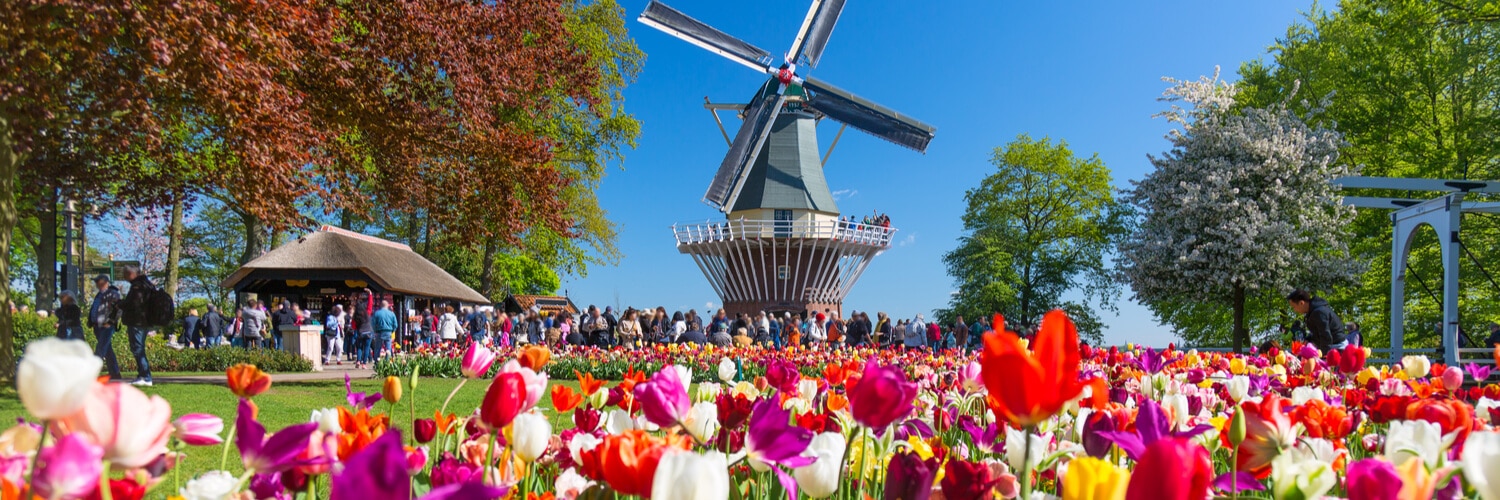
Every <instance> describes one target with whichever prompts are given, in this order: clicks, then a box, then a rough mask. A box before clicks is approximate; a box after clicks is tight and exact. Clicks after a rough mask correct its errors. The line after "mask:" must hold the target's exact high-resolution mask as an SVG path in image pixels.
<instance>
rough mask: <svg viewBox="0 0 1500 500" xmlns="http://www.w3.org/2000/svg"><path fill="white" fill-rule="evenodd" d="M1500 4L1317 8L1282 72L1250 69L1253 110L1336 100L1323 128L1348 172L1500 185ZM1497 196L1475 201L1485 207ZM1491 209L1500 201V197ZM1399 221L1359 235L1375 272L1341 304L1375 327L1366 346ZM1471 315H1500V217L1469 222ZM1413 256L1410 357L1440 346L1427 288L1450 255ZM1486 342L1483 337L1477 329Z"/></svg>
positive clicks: (1359, 220) (1465, 313)
mask: <svg viewBox="0 0 1500 500" xmlns="http://www.w3.org/2000/svg"><path fill="white" fill-rule="evenodd" d="M1497 12H1500V4H1496V3H1495V2H1493V1H1489V0H1444V1H1436V2H1409V1H1401V0H1345V1H1342V2H1339V6H1338V9H1337V10H1327V9H1322V8H1315V9H1313V10H1312V11H1310V12H1309V13H1308V14H1307V15H1306V18H1305V19H1304V20H1303V21H1302V22H1298V23H1295V24H1293V25H1292V26H1290V27H1289V28H1287V31H1286V33H1285V35H1284V36H1282V37H1281V38H1279V39H1278V40H1277V41H1276V43H1275V44H1274V45H1273V46H1272V47H1271V49H1270V55H1271V56H1272V61H1253V62H1250V63H1247V64H1245V65H1244V66H1243V67H1242V68H1241V70H1240V74H1241V75H1243V77H1244V78H1243V81H1242V87H1243V88H1244V89H1245V91H1244V92H1242V93H1241V95H1240V97H1239V101H1240V103H1241V104H1242V105H1249V106H1265V105H1269V104H1271V103H1275V102H1278V101H1281V100H1284V99H1285V98H1286V95H1287V94H1289V93H1291V92H1292V89H1294V88H1296V87H1297V85H1298V83H1299V82H1300V85H1301V90H1300V93H1302V94H1304V95H1313V96H1322V95H1328V94H1332V96H1333V97H1332V98H1331V100H1330V101H1329V103H1328V106H1327V107H1326V109H1324V110H1323V112H1322V113H1319V114H1318V115H1317V116H1314V117H1312V118H1311V120H1312V123H1313V124H1314V125H1322V126H1329V127H1332V126H1334V125H1335V124H1336V126H1337V128H1338V130H1339V131H1340V132H1342V133H1343V134H1344V137H1345V139H1346V141H1347V143H1346V144H1345V145H1344V147H1342V148H1341V150H1340V153H1341V158H1342V159H1341V161H1344V162H1346V163H1349V164H1359V165H1361V169H1362V174H1363V175H1369V176H1377V177H1411V178H1431V179H1454V178H1460V179H1481V180H1494V179H1500V93H1496V92H1495V89H1496V88H1500V67H1497V66H1496V65H1495V61H1497V60H1500V23H1496V22H1494V21H1495V14H1496V13H1497ZM1344 194H1345V195H1368V196H1398V197H1401V196H1407V197H1413V198H1425V197H1430V196H1434V195H1436V194H1438V193H1399V192H1398V193H1393V192H1389V191H1384V192H1378V191H1377V192H1361V191H1349V192H1345V193H1344ZM1485 198H1486V196H1483V195H1470V198H1469V199H1470V200H1478V201H1485ZM1487 198H1488V201H1495V200H1497V199H1500V197H1495V196H1493V195H1490V196H1488V197H1487ZM1389 214H1390V212H1389V211H1386V210H1365V211H1361V212H1360V213H1359V215H1358V216H1357V217H1356V218H1355V219H1354V221H1353V223H1352V224H1351V231H1352V233H1353V234H1354V238H1353V239H1352V242H1353V243H1352V246H1351V252H1352V253H1353V254H1354V255H1355V256H1357V257H1358V258H1359V259H1361V260H1364V261H1368V262H1370V263H1371V266H1370V267H1369V269H1368V270H1367V271H1366V272H1365V273H1364V275H1363V276H1362V277H1361V283H1362V286H1359V287H1354V288H1351V289H1349V290H1346V291H1344V292H1343V293H1339V294H1336V295H1335V296H1333V297H1330V300H1331V301H1333V302H1334V305H1335V306H1336V307H1337V308H1339V310H1340V312H1341V314H1343V315H1344V317H1345V319H1349V320H1354V321H1359V322H1360V323H1361V324H1363V325H1365V326H1366V328H1365V332H1366V340H1367V342H1368V343H1370V344H1371V345H1382V344H1383V343H1384V342H1386V340H1387V339H1388V337H1386V336H1384V335H1371V334H1370V332H1373V331H1379V330H1378V329H1379V328H1380V326H1378V325H1385V324H1386V323H1387V322H1388V318H1389V317H1390V302H1389V301H1390V296H1389V295H1388V294H1387V292H1388V291H1389V290H1390V280H1391V268H1390V261H1391V222H1390V219H1389V217H1388V216H1389ZM1463 225H1464V229H1463V235H1462V237H1463V243H1464V246H1465V247H1466V248H1467V249H1468V251H1469V252H1472V253H1473V259H1472V260H1471V259H1469V258H1468V257H1465V259H1464V262H1463V266H1464V267H1465V269H1464V272H1463V273H1462V274H1461V276H1460V281H1461V283H1460V288H1461V289H1462V290H1464V292H1463V293H1462V294H1461V296H1460V299H1459V311H1460V315H1461V317H1463V318H1466V319H1468V321H1471V322H1473V321H1483V320H1488V319H1489V318H1494V317H1496V316H1495V315H1497V314H1500V287H1496V286H1495V285H1494V284H1493V283H1491V282H1490V281H1489V280H1488V278H1486V277H1485V275H1484V273H1481V272H1478V271H1479V269H1478V267H1480V266H1483V267H1485V268H1486V270H1487V271H1489V272H1490V273H1491V274H1494V273H1495V272H1496V271H1497V269H1495V267H1497V266H1494V265H1491V264H1488V263H1491V262H1500V217H1494V216H1484V215H1477V214H1468V215H1465V216H1464V220H1463ZM1419 238H1420V239H1419V240H1418V241H1417V242H1416V243H1415V244H1414V245H1413V247H1412V255H1411V262H1410V265H1411V268H1410V269H1409V270H1408V277H1409V278H1411V279H1408V286H1409V287H1410V288H1409V289H1408V290H1407V293H1406V297H1407V303H1406V304H1404V306H1405V307H1407V308H1408V311H1407V320H1408V324H1407V331H1408V332H1409V333H1408V335H1407V337H1406V342H1407V345H1408V346H1413V345H1417V346H1420V345H1427V346H1435V345H1437V342H1438V338H1437V335H1435V334H1434V333H1433V330H1432V328H1431V325H1432V324H1433V323H1434V322H1437V321H1439V318H1440V317H1441V316H1440V312H1439V311H1440V310H1441V306H1440V304H1438V301H1437V300H1435V299H1433V298H1432V297H1430V296H1428V295H1427V293H1426V291H1425V290H1423V289H1422V288H1421V286H1422V285H1421V284H1420V282H1419V280H1417V279H1415V278H1416V277H1421V278H1422V279H1424V280H1426V281H1427V285H1428V286H1430V287H1437V286H1439V283H1440V278H1439V277H1440V276H1441V269H1442V264H1441V259H1440V258H1439V248H1438V247H1437V245H1436V244H1435V241H1436V239H1435V238H1436V236H1435V235H1433V234H1432V233H1431V232H1424V233H1421V234H1420V235H1419ZM1465 326H1466V328H1467V329H1470V330H1476V329H1478V328H1475V326H1478V325H1473V324H1470V325H1465Z"/></svg>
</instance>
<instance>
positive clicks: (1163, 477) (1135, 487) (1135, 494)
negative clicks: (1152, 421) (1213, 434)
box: [1125, 438, 1214, 500]
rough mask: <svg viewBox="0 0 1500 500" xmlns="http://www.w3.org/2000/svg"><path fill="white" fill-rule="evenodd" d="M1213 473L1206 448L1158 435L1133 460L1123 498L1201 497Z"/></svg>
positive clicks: (1192, 499) (1180, 499)
mask: <svg viewBox="0 0 1500 500" xmlns="http://www.w3.org/2000/svg"><path fill="white" fill-rule="evenodd" d="M1213 477H1214V466H1213V462H1212V461H1211V460H1210V459H1209V456H1208V450H1206V449H1204V448H1203V447H1202V446H1199V445H1198V444H1197V443H1194V442H1192V441H1191V440H1188V439H1182V438H1164V439H1160V440H1157V441H1156V442H1155V443H1152V444H1151V446H1148V447H1147V448H1146V453H1145V454H1144V455H1142V456H1141V461H1140V462H1137V463H1136V466H1135V470H1134V471H1132V472H1131V475H1130V486H1129V487H1128V488H1127V489H1126V490H1125V500H1203V499H1204V498H1208V487H1209V485H1210V484H1211V482H1212V481H1213Z"/></svg>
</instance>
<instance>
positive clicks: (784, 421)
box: [745, 398, 815, 498]
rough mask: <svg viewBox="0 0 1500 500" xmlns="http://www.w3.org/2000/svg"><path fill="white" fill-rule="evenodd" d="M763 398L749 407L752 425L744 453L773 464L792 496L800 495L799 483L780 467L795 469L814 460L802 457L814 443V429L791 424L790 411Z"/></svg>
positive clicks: (783, 485)
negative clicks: (798, 492)
mask: <svg viewBox="0 0 1500 500" xmlns="http://www.w3.org/2000/svg"><path fill="white" fill-rule="evenodd" d="M774 399H776V398H769V399H762V400H760V402H757V403H755V406H754V407H752V408H751V409H750V428H749V430H747V431H746V432H745V453H746V454H747V455H748V456H749V457H751V458H754V459H756V460H759V461H761V462H763V463H765V464H767V465H770V466H771V469H772V470H775V471H776V479H777V480H779V481H781V486H782V487H784V488H786V490H787V492H788V493H789V494H790V495H791V497H792V498H797V482H796V481H795V480H793V479H792V476H791V475H790V474H787V473H786V471H784V470H782V469H781V467H777V466H778V465H779V466H782V467H786V468H790V469H795V468H797V467H802V466H805V465H808V464H811V463H813V461H814V460H815V459H814V458H813V457H806V456H802V452H803V451H806V450H807V446H808V445H809V444H812V440H813V432H812V431H810V430H807V429H803V428H801V427H798V426H795V425H791V424H790V423H788V422H789V421H790V420H791V417H792V415H791V412H789V411H787V410H785V409H783V408H781V406H780V405H777V404H776V403H774V402H772V400H774Z"/></svg>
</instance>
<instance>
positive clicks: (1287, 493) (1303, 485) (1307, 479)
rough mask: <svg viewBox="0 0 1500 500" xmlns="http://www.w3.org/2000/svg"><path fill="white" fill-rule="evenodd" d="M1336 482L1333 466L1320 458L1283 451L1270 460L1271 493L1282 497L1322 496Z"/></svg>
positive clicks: (1278, 499)
mask: <svg viewBox="0 0 1500 500" xmlns="http://www.w3.org/2000/svg"><path fill="white" fill-rule="evenodd" d="M1336 484H1338V477H1337V476H1336V475H1335V474H1334V472H1333V467H1331V466H1329V465H1328V463H1327V462H1323V461H1321V460H1313V459H1305V457H1304V456H1303V455H1300V454H1295V453H1285V454H1281V455H1277V456H1276V458H1274V459H1272V460H1271V495H1272V496H1273V497H1275V498H1276V499H1277V500H1280V499H1284V498H1297V499H1302V498H1322V497H1323V495H1324V494H1326V493H1328V492H1329V491H1330V490H1332V489H1333V487H1334V485H1336Z"/></svg>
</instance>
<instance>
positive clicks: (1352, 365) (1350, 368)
mask: <svg viewBox="0 0 1500 500" xmlns="http://www.w3.org/2000/svg"><path fill="white" fill-rule="evenodd" d="M1367 356H1368V354H1367V353H1365V348H1363V347H1360V346H1357V345H1353V344H1350V345H1349V346H1348V347H1345V348H1344V351H1343V352H1342V353H1341V354H1340V356H1339V362H1338V368H1339V371H1340V372H1343V373H1344V374H1346V375H1352V374H1355V373H1359V371H1360V370H1363V369H1365V359H1366V357H1367Z"/></svg>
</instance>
